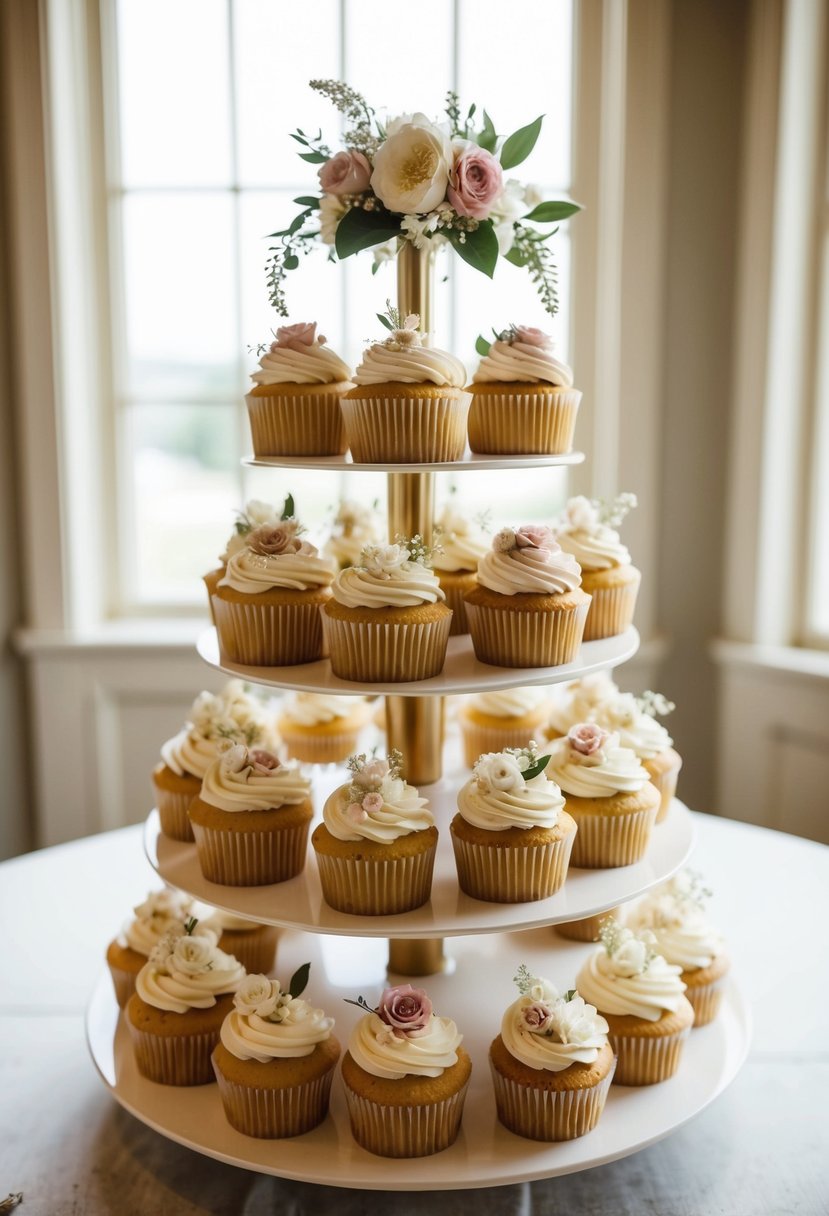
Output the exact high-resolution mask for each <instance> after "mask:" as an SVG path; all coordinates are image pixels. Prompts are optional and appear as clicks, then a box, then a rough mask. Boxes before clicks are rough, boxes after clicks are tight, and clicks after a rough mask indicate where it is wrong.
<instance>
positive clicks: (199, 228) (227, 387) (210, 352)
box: [123, 192, 239, 400]
mask: <svg viewBox="0 0 829 1216" xmlns="http://www.w3.org/2000/svg"><path fill="white" fill-rule="evenodd" d="M123 232H124V275H125V282H124V296H125V299H124V303H125V306H126V342H127V351H126V360H127V369H126V384H125V385H124V386H123V387H124V388H125V390H126V391H127V392H128V393H129V394H130V395H132V396H133V397H138V396H142V397H146V396H150V397H155V398H156V399H159V398H160V399H164V398H169V397H171V396H172V397H180V396H185V397H189V398H190V399H191V400H192V399H193V398H195V397H199V396H214V397H215V396H220V395H224V396H227V395H228V394H230V393H234V392H236V391H237V390H238V379H239V373H238V358H239V350H238V344H237V320H236V302H235V274H234V256H233V255H234V250H233V244H234V242H233V226H232V200H231V197H230V196H229V195H227V194H202V193H199V194H168V193H166V192H165V193H163V194H143V193H142V194H136V195H127V196H126V197H125V199H124V205H123Z"/></svg>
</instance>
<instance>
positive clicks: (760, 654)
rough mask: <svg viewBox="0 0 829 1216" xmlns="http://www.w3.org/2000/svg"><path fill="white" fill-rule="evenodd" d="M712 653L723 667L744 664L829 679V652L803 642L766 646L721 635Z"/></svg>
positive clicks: (777, 672) (774, 672) (783, 674)
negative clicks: (737, 640)
mask: <svg viewBox="0 0 829 1216" xmlns="http://www.w3.org/2000/svg"><path fill="white" fill-rule="evenodd" d="M711 655H712V658H713V659H714V661H715V662H716V663H717V664H718V665H719V666H720V667H730V668H744V669H747V670H751V671H756V672H761V671H762V672H764V673H766V674H768V675H772V676H773V675H778V676H780V677H781V678H782V677H786V678H789V679H791V678H794V679H799V680H818V681H820V682H827V681H829V653H827V652H826V651H825V650H808V649H806V648H805V647H799V646H765V645H761V644H759V643H757V642H732V641H728V640H726V639H723V638H718V639H717V640H716V641H714V642H712V644H711Z"/></svg>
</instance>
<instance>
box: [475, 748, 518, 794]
mask: <svg viewBox="0 0 829 1216" xmlns="http://www.w3.org/2000/svg"><path fill="white" fill-rule="evenodd" d="M475 777H476V778H477V781H478V784H479V785H482V786H484V787H485V788H486V787H488V788H489V789H493V790H500V791H501V792H502V793H510V792H511V791H513V790H520V789H523V788H524V776H523V774H522V772H521V769H520V768H519V767H518V761H517V760H516V758H515V756H511V755H510V754H509V753H508V752H489V753H488V754H487V755H486V756H481V757H480V759H479V760H478V762H477V763H476V765H475Z"/></svg>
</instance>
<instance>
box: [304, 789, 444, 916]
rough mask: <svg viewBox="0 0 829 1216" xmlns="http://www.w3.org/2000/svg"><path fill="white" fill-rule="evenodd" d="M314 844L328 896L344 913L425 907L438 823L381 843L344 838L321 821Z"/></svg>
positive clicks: (389, 913)
mask: <svg viewBox="0 0 829 1216" xmlns="http://www.w3.org/2000/svg"><path fill="white" fill-rule="evenodd" d="M334 796H336V794H335V795H334ZM311 844H312V845H313V847H314V852H315V853H316V857H317V868H318V869H319V876H320V885H321V886H322V895H323V899H324V900H325V902H326V903H327V904H328V905H329V907H331V908H334V909H336V911H338V912H350V913H352V914H354V915H356V916H395V915H397V914H398V913H400V912H410V911H411V910H412V908H419V907H421V905H422V904H425V903H426V901H427V900H428V899H429V896H430V895H431V891H432V874H433V871H434V867H435V853H436V851H437V844H438V830H437V828H435V827H431V828H424V829H423V831H420V832H410V833H409V834H408V836H400V837H398V839H397V840H393V841H391V842H390V843H389V844H378V843H377V842H376V841H373V840H359V841H352V840H338V839H337V837H336V836H333V835H332V834H331V832H329V830H328V828H327V827H326V826H325V824H324V823H321V824H319V825H318V826H317V827H316V828H315V829H314V834H313V836H312V837H311Z"/></svg>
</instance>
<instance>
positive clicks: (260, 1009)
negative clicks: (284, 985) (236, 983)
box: [233, 975, 279, 1018]
mask: <svg viewBox="0 0 829 1216" xmlns="http://www.w3.org/2000/svg"><path fill="white" fill-rule="evenodd" d="M278 1000H279V985H278V984H274V982H273V980H270V979H268V977H267V976H266V975H246V976H245V978H244V980H243V981H242V983H241V985H240V987H239V989H238V990H237V992H236V993H235V994H234V997H233V1004H234V1005H235V1006H236V1008H237V1009H238V1011H239V1013H241V1014H244V1015H246V1016H248V1017H250V1015H251V1014H256V1015H257V1016H258V1017H260V1018H269V1017H270V1016H271V1014H272V1013H273V1012H274V1010H275V1009H276V1005H277V1002H278Z"/></svg>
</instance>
